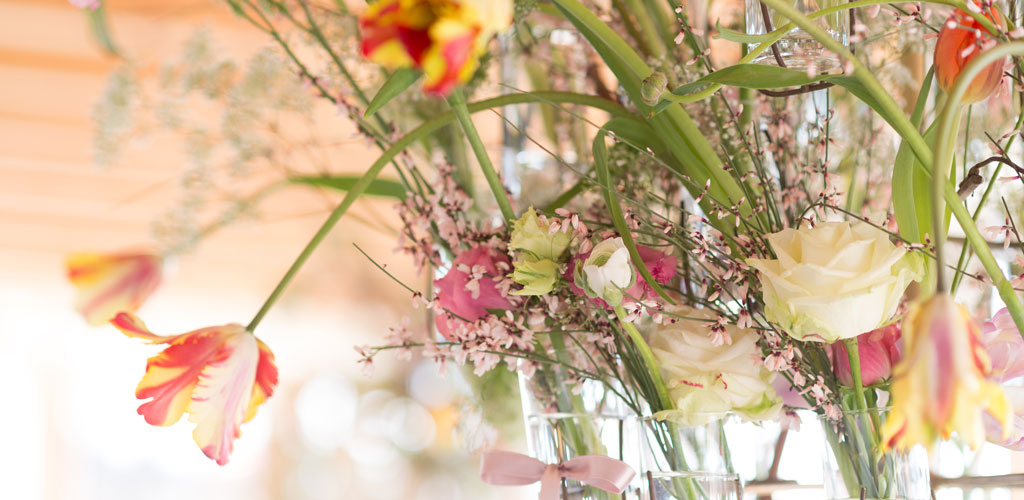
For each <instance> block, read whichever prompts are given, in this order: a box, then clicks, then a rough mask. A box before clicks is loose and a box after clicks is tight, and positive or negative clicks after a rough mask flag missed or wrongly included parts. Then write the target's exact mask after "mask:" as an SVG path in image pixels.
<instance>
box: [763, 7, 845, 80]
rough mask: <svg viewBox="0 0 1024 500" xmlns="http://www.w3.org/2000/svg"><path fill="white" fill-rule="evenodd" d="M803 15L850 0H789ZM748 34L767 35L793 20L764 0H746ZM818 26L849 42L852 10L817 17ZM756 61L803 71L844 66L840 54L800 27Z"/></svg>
mask: <svg viewBox="0 0 1024 500" xmlns="http://www.w3.org/2000/svg"><path fill="white" fill-rule="evenodd" d="M787 1H788V2H789V4H790V5H792V6H793V7H794V8H796V10H797V11H799V12H800V13H801V14H805V15H807V14H813V13H815V12H817V11H819V10H822V9H826V8H829V7H835V6H838V5H842V4H844V3H846V1H847V0H787ZM746 16H747V34H748V35H763V34H765V33H767V32H769V31H773V30H775V29H779V28H781V27H783V26H784V25H786V24H787V23H789V19H787V18H786V17H785V16H783V15H781V14H779V13H777V12H775V10H774V9H772V8H770V7H768V6H767V5H766V4H764V3H762V2H761V0H746ZM815 23H816V24H817V25H818V27H820V28H822V29H824V30H825V31H826V32H827V33H828V34H829V35H831V36H832V38H833V39H835V40H836V41H838V42H840V43H842V44H843V45H847V44H848V43H849V31H850V13H849V11H846V10H843V11H839V12H836V13H832V14H829V15H826V16H821V17H818V18H816V19H815ZM754 63H756V64H774V65H778V66H785V67H788V68H793V69H798V70H801V71H808V70H815V71H816V72H818V73H829V72H832V71H835V70H837V69H839V68H840V65H841V62H840V60H839V57H838V56H837V55H836V54H833V53H831V52H829V51H827V50H825V46H824V45H822V44H821V42H818V41H817V40H815V39H814V38H813V37H812V36H811V35H810V34H808V33H807V32H806V31H804V30H803V29H800V28H796V29H794V30H792V31H790V32H789V33H787V34H786V36H784V37H783V38H782V39H780V40H779V41H778V42H777V43H776V44H775V46H774V47H773V48H770V49H768V50H766V51H764V52H762V53H761V54H760V55H759V56H758V57H757V58H756V59H755V60H754Z"/></svg>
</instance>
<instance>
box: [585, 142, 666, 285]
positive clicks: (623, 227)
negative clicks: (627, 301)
mask: <svg viewBox="0 0 1024 500" xmlns="http://www.w3.org/2000/svg"><path fill="white" fill-rule="evenodd" d="M607 135H608V133H607V132H605V131H604V130H601V131H599V132H598V133H597V137H595V138H594V170H595V172H596V173H597V181H598V184H600V187H601V191H604V199H605V203H606V204H607V205H608V213H609V215H611V219H612V223H613V224H614V225H615V230H616V231H617V232H618V233H619V236H621V237H622V242H623V243H624V244H625V245H626V250H628V251H629V258H630V260H632V261H633V266H635V267H636V269H637V271H640V276H642V277H643V278H644V281H646V282H647V284H648V285H651V288H653V289H654V291H655V292H657V293H658V295H660V296H661V297H662V298H663V299H665V300H666V301H668V303H669V304H675V303H676V302H675V301H674V300H672V297H669V296H668V294H666V293H665V290H664V289H662V287H661V284H659V283H658V281H657V280H655V279H654V276H653V275H651V271H650V270H649V269H647V265H646V264H644V260H643V259H642V258H641V257H640V251H639V250H637V249H636V242H634V241H633V233H631V232H630V231H629V226H628V225H627V224H626V219H625V217H623V215H622V207H621V206H619V198H618V197H617V196H615V190H613V189H610V188H609V187H608V186H610V185H611V175H610V174H609V172H608V147H607V146H606V145H605V143H604V139H605V137H606V136H607Z"/></svg>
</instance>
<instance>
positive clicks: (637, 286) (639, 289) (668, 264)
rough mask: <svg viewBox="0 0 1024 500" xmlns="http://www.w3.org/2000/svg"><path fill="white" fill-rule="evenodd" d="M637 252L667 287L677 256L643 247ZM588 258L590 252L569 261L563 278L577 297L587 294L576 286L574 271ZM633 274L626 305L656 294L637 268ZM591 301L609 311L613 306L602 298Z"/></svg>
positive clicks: (638, 248) (674, 272) (658, 280)
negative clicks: (578, 262) (577, 263)
mask: <svg viewBox="0 0 1024 500" xmlns="http://www.w3.org/2000/svg"><path fill="white" fill-rule="evenodd" d="M636 250H637V253H639V254H640V259H641V260H643V261H644V265H645V266H647V270H648V271H650V272H651V276H652V277H653V278H654V281H657V282H658V283H659V284H662V285H667V284H668V283H669V282H670V281H672V278H675V276H676V256H675V255H667V254H665V253H663V252H660V251H658V250H655V249H653V248H651V247H646V246H643V245H637V247H636ZM588 257H590V252H586V253H581V254H578V255H576V256H575V257H573V258H572V259H571V260H570V261H569V265H568V266H567V269H566V270H565V272H564V273H563V274H562V277H563V278H565V280H566V281H568V282H569V288H570V289H571V290H572V291H573V293H575V294H577V295H583V296H586V292H584V291H583V289H582V288H580V287H578V286H576V283H575V282H574V280H573V269H576V262H577V261H584V262H586V260H587V258H588ZM633 274H634V280H633V286H631V287H629V289H628V290H626V292H625V295H624V296H623V301H624V302H626V303H631V302H633V301H634V299H639V300H643V299H646V298H650V297H652V296H653V295H654V294H655V292H654V288H653V287H651V285H649V284H648V283H647V281H646V280H645V279H644V278H643V276H640V271H638V270H636V268H635V267H634V268H633ZM590 301H591V302H593V303H594V304H595V305H597V306H599V307H602V308H605V309H609V310H610V309H611V306H609V305H608V303H607V302H605V301H604V300H602V299H600V298H591V299H590Z"/></svg>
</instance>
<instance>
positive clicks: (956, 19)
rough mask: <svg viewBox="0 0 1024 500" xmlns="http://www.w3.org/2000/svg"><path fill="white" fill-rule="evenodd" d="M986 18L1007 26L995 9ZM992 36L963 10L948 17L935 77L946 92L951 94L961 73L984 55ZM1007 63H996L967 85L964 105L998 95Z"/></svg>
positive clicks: (938, 44)
mask: <svg viewBox="0 0 1024 500" xmlns="http://www.w3.org/2000/svg"><path fill="white" fill-rule="evenodd" d="M985 16H986V17H988V18H989V19H991V20H992V22H994V23H995V24H996V25H998V26H1003V25H1004V21H1003V18H1002V16H1000V15H999V13H998V12H996V11H995V10H990V11H989V12H987V13H985ZM991 36H993V34H992V33H991V32H989V31H988V30H987V29H985V27H984V26H982V24H981V23H979V22H978V21H977V20H975V19H974V18H973V17H971V16H970V15H969V14H968V13H967V12H964V11H962V10H960V9H956V10H955V11H953V13H952V14H950V16H949V17H948V18H946V22H945V23H943V24H942V30H941V31H939V39H938V42H936V43H935V78H936V79H937V80H938V82H939V87H940V88H942V90H943V91H945V92H949V91H950V89H952V88H953V84H954V83H955V82H956V79H957V77H959V76H960V72H961V71H963V69H964V67H965V66H967V63H969V62H971V60H972V59H974V58H975V57H977V56H978V54H980V53H981V52H982V48H981V44H982V43H983V42H984V41H986V40H988V39H989V37H991ZM1005 62H1006V60H1005V59H1003V60H999V61H996V62H994V63H992V64H990V65H988V66H987V67H986V68H985V69H983V70H982V71H981V73H978V75H977V76H975V77H974V80H973V81H971V84H970V85H968V86H967V90H966V91H965V92H964V95H963V98H962V100H961V103H962V104H972V103H975V102H979V101H984V100H985V99H987V98H988V96H990V95H992V94H993V93H995V91H996V89H997V88H998V87H999V82H1000V81H1001V80H1002V78H1003V66H1004V63H1005Z"/></svg>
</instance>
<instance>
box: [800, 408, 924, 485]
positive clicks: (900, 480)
mask: <svg viewBox="0 0 1024 500" xmlns="http://www.w3.org/2000/svg"><path fill="white" fill-rule="evenodd" d="M887 416H888V408H876V409H870V410H867V411H857V410H851V411H845V412H843V415H842V418H840V419H839V420H838V421H834V420H832V419H830V418H828V417H826V416H820V417H819V419H818V420H819V422H820V424H821V428H822V431H823V433H824V436H825V439H824V440H823V441H824V442H825V450H824V454H823V456H824V470H823V474H824V475H823V477H824V482H825V493H826V496H827V498H828V499H829V500H848V499H860V498H865V499H897V500H928V499H930V498H931V485H930V483H929V469H928V454H927V452H926V451H925V450H924V448H922V447H920V446H918V447H915V448H912V449H911V450H910V451H902V452H897V451H888V452H885V453H882V452H881V451H880V448H879V439H880V436H881V428H882V425H883V424H884V423H885V419H886V417H887Z"/></svg>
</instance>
